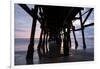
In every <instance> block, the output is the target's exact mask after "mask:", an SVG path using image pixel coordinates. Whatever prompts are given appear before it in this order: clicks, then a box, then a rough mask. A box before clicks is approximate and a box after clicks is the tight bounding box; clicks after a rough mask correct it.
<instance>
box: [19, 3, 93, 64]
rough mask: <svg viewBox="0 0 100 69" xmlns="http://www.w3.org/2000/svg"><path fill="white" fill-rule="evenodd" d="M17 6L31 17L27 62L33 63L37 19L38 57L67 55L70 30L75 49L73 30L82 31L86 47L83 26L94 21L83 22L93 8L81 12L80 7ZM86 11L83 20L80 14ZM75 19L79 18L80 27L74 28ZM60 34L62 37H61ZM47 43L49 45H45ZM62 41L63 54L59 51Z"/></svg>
mask: <svg viewBox="0 0 100 69" xmlns="http://www.w3.org/2000/svg"><path fill="white" fill-rule="evenodd" d="M19 6H20V7H21V8H22V9H24V10H25V11H26V12H27V13H28V14H29V15H30V16H31V17H32V18H33V22H32V28H31V35H30V44H29V46H28V50H27V55H26V62H27V64H32V63H33V57H34V56H33V54H34V38H35V37H34V35H35V29H36V23H37V21H39V23H40V25H41V26H40V28H41V32H40V38H39V43H38V47H37V51H38V55H39V59H41V58H42V57H44V58H53V57H59V56H69V50H70V47H71V36H70V33H71V31H72V32H73V36H74V40H75V49H77V48H78V41H77V36H76V35H75V31H81V32H82V40H83V49H84V50H85V49H86V42H85V34H84V28H85V27H89V26H92V25H94V23H90V24H87V25H85V22H86V21H87V19H88V17H89V16H90V14H91V12H92V11H93V8H90V9H89V10H88V11H86V12H84V13H82V12H81V11H82V10H84V8H80V7H63V6H47V5H34V8H32V9H30V8H29V7H28V6H27V5H26V4H19ZM86 13H87V16H86V17H85V19H84V20H83V18H82V16H83V15H85V14H86ZM77 14H79V17H76V15H77ZM75 20H80V25H81V28H78V29H76V28H75V26H74V25H73V21H75ZM62 32H63V33H62ZM62 35H63V38H62V37H61V36H62ZM48 43H49V45H47V44H48ZM62 43H63V54H61V52H60V51H61V44H62Z"/></svg>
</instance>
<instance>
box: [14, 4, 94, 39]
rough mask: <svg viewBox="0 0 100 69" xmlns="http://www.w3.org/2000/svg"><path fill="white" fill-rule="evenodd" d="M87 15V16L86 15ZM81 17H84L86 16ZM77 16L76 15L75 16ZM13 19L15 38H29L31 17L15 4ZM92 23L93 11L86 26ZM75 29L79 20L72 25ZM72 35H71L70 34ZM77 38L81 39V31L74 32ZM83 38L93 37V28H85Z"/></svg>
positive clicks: (37, 29)
mask: <svg viewBox="0 0 100 69" xmlns="http://www.w3.org/2000/svg"><path fill="white" fill-rule="evenodd" d="M28 7H29V8H30V9H31V8H32V7H33V8H34V5H29V4H28ZM88 9H89V8H85V10H84V11H86V10H88ZM86 15H87V14H86ZM86 15H84V16H83V19H84V17H85V16H86ZM77 16H78V15H77ZM14 19H15V24H14V25H15V26H14V27H15V29H14V30H15V38H30V34H31V26H32V17H31V16H30V15H29V14H28V13H26V12H25V11H24V10H23V9H22V8H21V7H20V6H19V5H17V4H15V6H14ZM92 22H94V11H93V12H92V14H91V15H90V17H89V18H88V20H87V21H86V24H89V23H92ZM73 24H74V25H75V26H76V28H80V25H79V20H76V21H75V22H74V23H73ZM40 31H41V29H40V24H39V22H37V25H36V32H35V38H39V35H40ZM71 35H72V34H71ZM76 36H77V37H81V31H77V32H76ZM85 37H94V27H93V26H91V27H88V28H85Z"/></svg>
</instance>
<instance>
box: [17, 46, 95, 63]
mask: <svg viewBox="0 0 100 69" xmlns="http://www.w3.org/2000/svg"><path fill="white" fill-rule="evenodd" d="M25 57H26V51H18V52H15V65H26V60H25ZM93 60H94V49H93V48H90V49H86V50H85V51H84V50H70V55H69V56H60V57H56V58H42V59H41V60H39V57H38V54H37V51H36V50H35V52H34V58H33V62H34V64H45V63H62V62H67V63H68V62H80V61H93Z"/></svg>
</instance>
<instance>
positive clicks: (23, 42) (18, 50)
mask: <svg viewBox="0 0 100 69" xmlns="http://www.w3.org/2000/svg"><path fill="white" fill-rule="evenodd" d="M77 41H78V45H79V47H78V50H82V49H83V43H82V38H77ZM38 42H39V39H37V38H36V39H35V45H34V49H35V52H34V60H33V62H34V64H39V62H40V61H39V57H38V54H37V52H36V49H37V45H38ZM71 42H72V47H71V48H72V49H73V50H74V49H75V44H74V39H73V38H72V39H71ZM28 45H29V39H26V38H16V39H15V46H14V51H15V52H14V54H15V56H14V59H15V60H14V63H15V65H25V64H26V60H25V57H26V52H27V48H28ZM86 46H87V52H88V53H86V54H84V55H83V54H82V52H81V53H78V56H75V55H74V58H73V57H71V58H72V59H75V60H76V61H79V60H83V59H85V60H90V59H92V60H93V57H94V38H86ZM80 55H81V56H80ZM87 55H88V57H87ZM79 57H81V58H79ZM72 59H71V60H72ZM47 61H51V60H47ZM72 61H73V60H72Z"/></svg>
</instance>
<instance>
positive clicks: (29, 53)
mask: <svg viewBox="0 0 100 69" xmlns="http://www.w3.org/2000/svg"><path fill="white" fill-rule="evenodd" d="M37 11H38V7H36V6H35V9H34V10H33V11H32V12H33V23H32V29H31V36H30V44H29V46H28V50H27V55H26V63H27V64H33V52H34V36H35V28H36V21H37Z"/></svg>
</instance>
